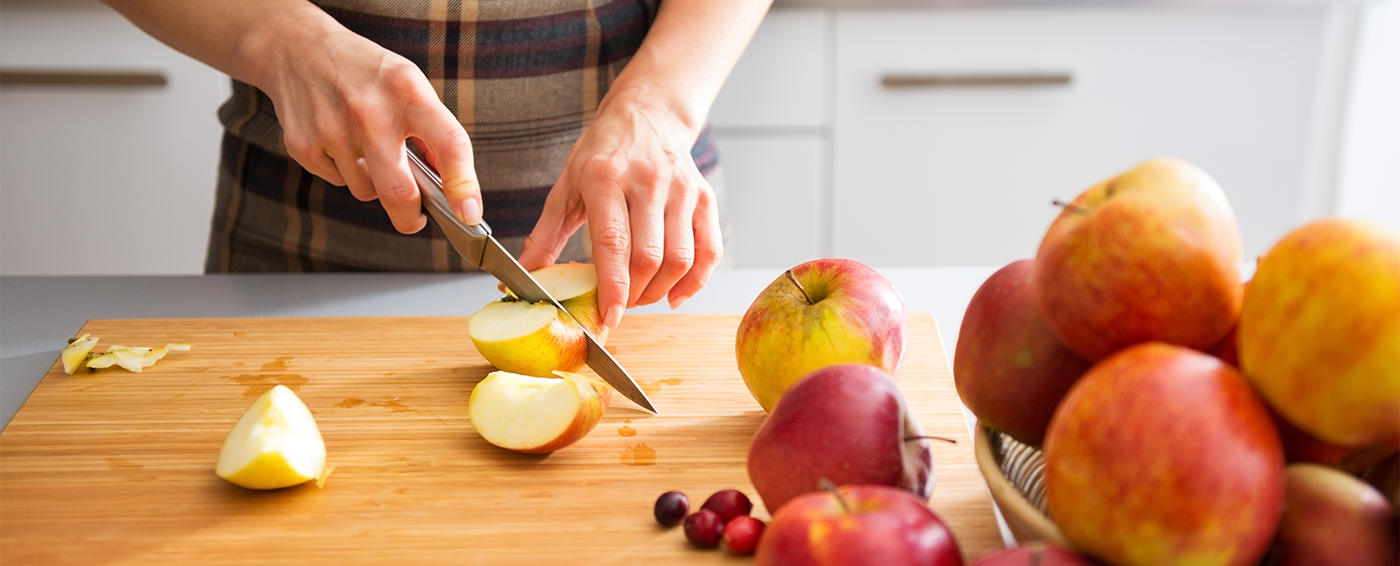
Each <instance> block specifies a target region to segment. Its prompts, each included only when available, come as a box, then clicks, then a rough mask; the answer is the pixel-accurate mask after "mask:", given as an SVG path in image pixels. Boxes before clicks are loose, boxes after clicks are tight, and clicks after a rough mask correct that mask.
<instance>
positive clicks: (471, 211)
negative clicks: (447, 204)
mask: <svg viewBox="0 0 1400 566" xmlns="http://www.w3.org/2000/svg"><path fill="white" fill-rule="evenodd" d="M457 219H458V220H461V221H462V222H465V223H467V224H470V225H473V226H475V225H477V224H481V203H479V202H476V199H474V198H469V199H467V200H464V201H462V204H461V208H460V209H458V210H457Z"/></svg>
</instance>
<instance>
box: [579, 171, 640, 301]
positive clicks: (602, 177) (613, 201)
mask: <svg viewBox="0 0 1400 566" xmlns="http://www.w3.org/2000/svg"><path fill="white" fill-rule="evenodd" d="M623 171H624V166H623V165H622V164H621V163H620V162H617V161H615V160H611V159H606V158H600V159H590V160H588V162H586V163H585V164H584V166H583V168H582V171H581V176H582V179H581V182H583V183H586V184H587V185H589V190H588V192H586V193H584V197H583V198H584V206H585V208H586V210H587V213H588V225H589V235H590V236H591V238H592V240H593V264H594V268H595V269H596V270H597V272H598V310H599V312H602V313H603V324H604V325H606V326H607V327H609V328H615V327H616V326H617V324H618V323H620V322H622V311H623V309H624V308H625V307H626V306H627V303H628V299H629V297H630V295H629V292H628V289H629V273H630V272H631V267H630V264H631V262H632V232H631V222H630V220H629V218H628V216H629V212H628V203H627V196H626V193H625V192H624V190H623V185H622V174H623Z"/></svg>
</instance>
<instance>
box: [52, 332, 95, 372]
mask: <svg viewBox="0 0 1400 566" xmlns="http://www.w3.org/2000/svg"><path fill="white" fill-rule="evenodd" d="M89 336H92V335H91V334H84V335H82V336H79V337H77V338H74V339H72V340H69V341H68V347H66V348H64V349H63V351H62V352H60V353H59V358H60V359H62V360H63V373H66V374H68V375H73V372H75V371H78V368H80V367H83V364H84V363H85V362H87V361H88V356H89V355H90V354H92V348H93V347H94V346H96V345H97V338H96V337H92V338H89Z"/></svg>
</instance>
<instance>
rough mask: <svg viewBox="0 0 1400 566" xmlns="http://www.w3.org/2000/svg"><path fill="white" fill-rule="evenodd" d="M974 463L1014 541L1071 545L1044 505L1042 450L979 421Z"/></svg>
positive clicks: (1043, 457) (1067, 546) (1043, 455)
mask: <svg viewBox="0 0 1400 566" xmlns="http://www.w3.org/2000/svg"><path fill="white" fill-rule="evenodd" d="M976 453H977V467H978V468H980V469H981V470H982V476H983V477H985V478H987V489H988V490H990V491H991V492H992V500H994V501H996V504H997V508H998V509H1000V510H1001V515H1002V518H1004V519H1006V526H1007V527H1009V528H1010V529H1011V534H1012V535H1015V537H1016V542H1018V543H1020V544H1026V543H1028V542H1032V541H1044V542H1047V543H1051V544H1055V545H1059V546H1063V547H1065V548H1073V546H1071V545H1070V543H1069V541H1068V540H1066V539H1065V535H1064V533H1061V532H1060V529H1059V527H1056V526H1055V523H1054V522H1053V521H1051V520H1050V517H1049V516H1048V514H1047V511H1046V506H1045V454H1044V453H1042V452H1041V451H1040V450H1037V449H1036V448H1034V447H1032V446H1029V445H1026V444H1022V443H1021V442H1019V441H1017V440H1016V439H1014V438H1011V437H1010V436H1009V435H1007V434H1005V433H1001V432H997V431H995V430H992V429H990V428H987V427H986V426H984V425H982V424H981V423H978V425H977V440H976Z"/></svg>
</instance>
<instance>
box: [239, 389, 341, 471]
mask: <svg viewBox="0 0 1400 566" xmlns="http://www.w3.org/2000/svg"><path fill="white" fill-rule="evenodd" d="M325 465H326V443H325V441H323V440H322V439H321V430H320V429H319V428H317V427H316V420H315V419H314V418H313V417H312V416H311V410H310V409H307V408H306V404H305V403H302V402H301V399H300V398H298V397H297V395H296V393H292V390H291V389H288V388H287V387H286V386H284V385H278V386H276V387H273V388H272V389H269V390H267V392H266V393H263V394H262V396H261V397H258V400H257V401H254V402H253V405H252V406H250V407H248V410H247V411H244V412H243V416H242V417H239V419H238V422H237V423H235V424H234V425H233V429H232V430H230V431H229V433H228V437H227V438H225V439H224V445H223V447H222V448H220V449H219V460H218V462H217V463H215V464H214V474H215V475H217V476H219V477H221V478H224V479H226V480H228V481H230V482H233V483H234V484H237V485H240V486H243V487H246V488H249V489H278V488H283V487H291V486H294V485H297V484H300V483H303V482H307V481H310V480H314V479H316V478H317V477H319V476H320V475H321V470H322V468H324V467H325Z"/></svg>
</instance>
